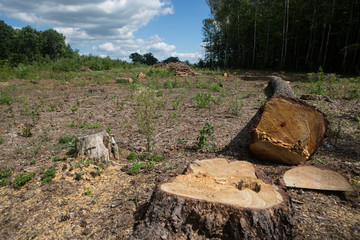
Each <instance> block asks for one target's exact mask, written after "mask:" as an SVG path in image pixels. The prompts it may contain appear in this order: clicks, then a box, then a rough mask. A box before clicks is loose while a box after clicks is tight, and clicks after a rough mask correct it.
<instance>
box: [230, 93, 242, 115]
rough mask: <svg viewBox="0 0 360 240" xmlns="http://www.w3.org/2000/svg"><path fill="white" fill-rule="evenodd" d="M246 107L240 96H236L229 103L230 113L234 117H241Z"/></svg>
mask: <svg viewBox="0 0 360 240" xmlns="http://www.w3.org/2000/svg"><path fill="white" fill-rule="evenodd" d="M243 107H244V102H243V100H242V99H241V97H240V96H236V97H234V98H232V99H231V100H230V102H229V106H228V112H229V113H231V114H232V115H234V116H239V115H240V114H241V110H242V108H243Z"/></svg>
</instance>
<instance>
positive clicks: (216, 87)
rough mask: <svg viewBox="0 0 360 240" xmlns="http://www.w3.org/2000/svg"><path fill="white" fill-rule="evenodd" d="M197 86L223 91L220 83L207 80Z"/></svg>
mask: <svg viewBox="0 0 360 240" xmlns="http://www.w3.org/2000/svg"><path fill="white" fill-rule="evenodd" d="M196 87H197V88H201V89H208V90H210V91H213V92H221V91H222V90H223V88H222V87H221V86H220V85H219V84H210V83H206V82H200V83H198V84H196Z"/></svg>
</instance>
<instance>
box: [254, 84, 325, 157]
mask: <svg viewBox="0 0 360 240" xmlns="http://www.w3.org/2000/svg"><path fill="white" fill-rule="evenodd" d="M271 85H272V87H273V89H274V93H273V97H272V98H271V99H270V100H269V101H268V102H267V103H266V104H265V105H264V106H263V107H262V108H261V109H260V114H259V115H258V117H257V121H256V122H255V124H254V127H253V128H254V130H253V133H252V138H251V141H250V150H251V152H252V153H253V154H254V155H256V156H257V157H259V158H261V159H266V160H272V161H276V162H282V163H286V164H298V163H299V162H303V161H306V160H307V159H308V158H309V157H310V156H311V155H312V154H313V153H314V152H315V151H316V150H317V148H318V147H319V146H320V145H321V144H322V142H323V140H324V136H325V133H326V129H327V125H328V121H327V120H326V118H325V115H324V114H323V113H322V112H320V111H319V110H318V109H316V108H315V107H313V106H311V105H309V104H307V103H306V102H304V101H301V100H298V99H296V96H295V94H294V92H293V91H292V89H291V87H290V85H289V84H287V83H286V82H285V81H283V80H281V78H279V77H272V78H271Z"/></svg>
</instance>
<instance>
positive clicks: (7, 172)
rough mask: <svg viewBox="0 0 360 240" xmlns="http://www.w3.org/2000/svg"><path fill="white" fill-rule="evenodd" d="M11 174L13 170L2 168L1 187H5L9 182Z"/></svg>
mask: <svg viewBox="0 0 360 240" xmlns="http://www.w3.org/2000/svg"><path fill="white" fill-rule="evenodd" d="M10 176H11V170H0V187H4V186H6V185H8V184H9V177H10Z"/></svg>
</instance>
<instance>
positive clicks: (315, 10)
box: [203, 0, 360, 73]
mask: <svg viewBox="0 0 360 240" xmlns="http://www.w3.org/2000/svg"><path fill="white" fill-rule="evenodd" d="M207 3H208V5H209V7H210V10H211V18H208V19H205V20H204V21H203V36H204V43H205V50H206V56H205V64H206V65H207V66H209V67H226V68H257V69H264V68H271V69H281V70H282V69H290V70H302V71H315V70H317V69H318V68H319V67H320V66H322V68H323V69H324V70H325V71H329V72H330V71H331V72H351V73H359V72H360V69H359V68H360V1H359V0H342V1H339V0H322V1H320V0H308V1H304V0H292V1H290V0H207Z"/></svg>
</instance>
